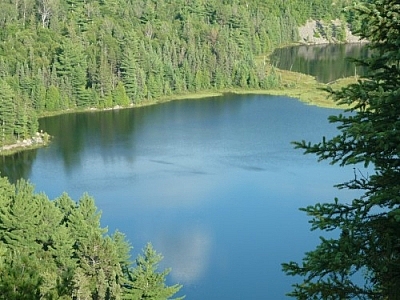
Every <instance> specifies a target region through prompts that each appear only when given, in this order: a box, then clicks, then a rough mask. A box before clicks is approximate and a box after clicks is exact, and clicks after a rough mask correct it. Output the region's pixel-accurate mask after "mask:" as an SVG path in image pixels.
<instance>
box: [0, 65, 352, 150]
mask: <svg viewBox="0 0 400 300" xmlns="http://www.w3.org/2000/svg"><path fill="white" fill-rule="evenodd" d="M275 72H277V74H279V76H280V78H281V86H280V87H277V88H273V89H268V90H263V89H237V88H236V89H235V88H231V89H223V90H219V91H213V90H208V91H202V92H198V93H187V94H177V95H170V96H166V97H160V98H156V99H151V100H149V101H143V102H141V103H138V104H131V105H129V106H126V107H122V106H114V107H111V108H103V109H102V108H94V107H91V108H84V109H79V108H77V109H68V110H63V111H56V112H46V113H45V114H43V115H41V116H39V118H46V117H51V116H57V115H63V114H68V113H86V112H101V111H107V110H118V109H130V108H140V107H145V106H150V105H157V104H162V103H167V102H170V101H179V100H185V99H199V100H201V99H204V98H211V97H220V96H223V95H225V94H240V95H246V94H248V95H255V94H258V95H271V96H286V97H291V98H295V99H296V100H298V101H301V102H303V103H305V104H308V105H315V106H318V107H323V108H336V109H343V108H344V107H340V106H338V105H336V103H335V102H334V101H333V100H332V99H329V98H328V93H327V92H325V91H323V88H326V87H328V86H331V87H332V88H334V89H339V88H341V87H343V86H346V85H348V84H350V83H353V82H356V81H357V78H355V77H348V78H343V79H338V80H336V81H335V82H333V83H329V84H326V83H321V82H318V81H317V80H316V79H315V77H313V76H311V75H307V74H303V73H298V72H292V71H287V70H281V69H278V68H275ZM50 138H51V137H50V136H49V135H48V134H47V133H43V132H40V133H39V132H37V133H36V135H35V136H33V137H31V138H30V139H25V140H22V141H20V140H19V141H17V142H16V143H13V144H7V145H4V146H2V147H0V156H9V155H13V154H15V153H18V152H21V151H25V150H32V149H37V148H41V147H46V146H47V145H48V144H49V141H50Z"/></svg>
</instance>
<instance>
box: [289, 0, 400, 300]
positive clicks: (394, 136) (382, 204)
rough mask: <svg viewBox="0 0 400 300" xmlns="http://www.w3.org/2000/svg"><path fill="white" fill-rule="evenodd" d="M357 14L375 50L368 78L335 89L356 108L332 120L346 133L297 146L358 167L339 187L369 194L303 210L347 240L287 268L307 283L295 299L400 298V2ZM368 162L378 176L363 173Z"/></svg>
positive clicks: (367, 62) (324, 242) (380, 1)
mask: <svg viewBox="0 0 400 300" xmlns="http://www.w3.org/2000/svg"><path fill="white" fill-rule="evenodd" d="M357 11H358V13H359V14H360V16H361V20H362V23H363V26H362V31H361V35H362V37H364V38H366V39H367V40H369V41H370V44H369V47H370V48H371V49H372V50H373V51H372V56H371V57H370V58H366V59H362V60H358V62H359V63H360V64H361V65H364V66H366V67H367V68H368V73H367V75H365V77H364V78H361V79H360V80H359V81H358V82H357V83H355V84H350V85H349V86H347V87H345V88H343V89H341V90H338V91H333V90H331V91H330V92H331V94H332V96H333V98H334V99H335V100H336V101H337V103H339V104H348V105H350V108H349V109H348V110H347V111H346V112H345V113H343V114H340V115H338V116H331V117H330V118H329V120H330V122H332V123H336V124H338V125H337V128H338V129H339V130H340V133H339V134H338V135H337V136H335V137H333V138H332V139H329V140H328V139H326V138H324V139H323V140H322V142H320V143H318V144H314V145H312V144H310V143H307V142H305V141H303V142H298V143H296V146H297V147H299V148H302V149H304V150H305V152H306V153H314V154H316V155H317V156H318V157H319V159H320V160H329V161H331V163H332V164H339V165H340V166H345V165H355V171H354V178H353V179H351V180H349V181H348V182H345V183H343V184H340V185H338V187H339V188H346V189H350V190H360V191H361V192H362V196H361V197H359V198H356V199H354V200H353V201H352V202H351V203H349V204H347V203H344V202H342V201H339V200H338V199H335V201H334V202H333V203H322V204H316V205H314V206H309V207H306V208H304V209H302V210H304V211H305V212H306V213H307V214H308V215H310V216H311V218H312V219H311V221H310V222H311V224H312V229H313V230H315V229H320V230H326V231H331V230H335V231H336V232H338V233H340V235H339V236H338V237H337V238H329V239H327V238H321V243H320V245H318V246H317V248H316V249H315V250H313V251H310V252H308V253H306V255H305V257H304V259H303V262H302V263H301V264H299V263H296V262H290V263H287V264H284V265H283V269H284V271H285V272H286V273H287V274H289V275H300V276H302V277H304V279H303V282H300V283H298V284H295V285H294V290H293V291H292V292H291V293H290V295H291V296H293V297H296V298H298V299H354V298H358V299H399V297H400V247H399V245H400V231H399V228H400V206H399V203H400V198H399V191H400V159H399V154H400V149H399V147H400V122H399V116H400V102H399V95H400V56H399V50H398V45H399V44H400V35H399V34H398V33H399V32H400V6H399V4H398V1H394V0H377V1H368V2H366V3H364V5H362V6H361V5H360V6H358V7H357ZM360 164H364V165H365V166H369V167H370V168H371V169H373V171H374V173H373V174H372V175H368V174H366V171H362V170H359V169H358V168H359V166H360ZM368 172H370V171H368ZM357 277H358V280H356V278H357ZM359 278H363V279H364V282H361V283H360V280H359Z"/></svg>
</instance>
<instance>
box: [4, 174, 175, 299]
mask: <svg viewBox="0 0 400 300" xmlns="http://www.w3.org/2000/svg"><path fill="white" fill-rule="evenodd" d="M0 189H1V191H2V192H1V195H0V208H1V209H0V299H7V300H13V299H18V300H21V299H99V300H100V299H154V300H155V299H170V297H171V296H173V295H174V294H175V293H176V292H178V291H179V289H180V288H181V286H180V285H173V286H167V285H166V284H165V277H166V275H167V274H168V272H169V270H165V271H163V272H158V271H157V265H158V263H159V262H160V260H161V259H162V256H161V255H160V254H158V253H157V252H155V251H154V249H153V248H152V246H151V244H148V245H147V246H146V247H145V249H144V250H143V254H142V255H139V256H138V258H137V259H136V260H135V262H132V261H131V259H130V250H131V246H130V244H129V243H128V242H127V240H126V238H125V236H124V235H123V234H122V233H120V232H115V233H114V234H113V235H107V230H106V229H105V228H101V227H100V215H101V214H100V212H99V211H98V210H97V208H96V206H95V204H94V200H93V199H92V198H91V197H89V196H88V195H83V196H82V198H81V199H80V200H79V201H78V202H74V201H73V200H72V199H71V198H70V197H69V196H68V195H67V194H63V195H61V196H60V197H59V198H57V199H55V200H54V201H50V200H49V199H48V198H47V196H46V195H44V194H37V193H35V192H34V188H33V186H32V185H31V184H30V183H28V182H26V181H23V180H22V181H19V182H18V183H17V184H16V185H12V184H10V183H9V182H8V180H7V179H6V178H0Z"/></svg>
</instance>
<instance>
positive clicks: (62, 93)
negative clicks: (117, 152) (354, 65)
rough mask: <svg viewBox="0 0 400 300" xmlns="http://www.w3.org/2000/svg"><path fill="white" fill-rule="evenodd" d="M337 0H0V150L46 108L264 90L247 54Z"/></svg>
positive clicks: (335, 6) (256, 64)
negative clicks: (243, 90) (229, 90)
mask: <svg viewBox="0 0 400 300" xmlns="http://www.w3.org/2000/svg"><path fill="white" fill-rule="evenodd" d="M346 2H347V1H346V0H341V1H334V3H333V1H326V0H313V1H308V0H290V1H273V0H262V1H261V0H247V1H240V0H224V1H221V0H207V1H205V0H175V1H171V0H157V1H155V0H139V1H137V0H107V1H104V0H68V1H61V0H0V6H1V10H0V99H1V106H0V126H1V139H0V146H1V144H6V143H10V142H13V141H14V140H15V139H19V138H26V137H28V136H30V135H32V133H34V132H35V131H37V129H38V128H37V117H38V115H41V114H43V113H44V112H46V111H60V110H66V109H75V108H86V107H97V108H104V107H113V106H116V105H120V106H127V105H130V104H138V103H141V102H143V101H148V100H149V99H154V98H158V97H162V96H168V95H173V94H180V93H187V92H199V91H203V90H221V89H226V88H232V87H239V88H252V89H258V88H262V89H268V88H269V87H274V86H276V85H278V84H279V78H278V76H276V75H275V74H274V72H273V70H272V71H271V70H270V69H268V68H267V65H266V64H265V61H264V60H263V59H257V56H258V55H260V54H262V53H266V52H268V51H270V50H271V49H272V48H273V47H275V46H277V45H282V44H285V43H288V42H292V41H294V40H297V34H298V32H297V28H298V26H299V24H303V23H304V22H305V21H306V20H307V19H308V18H314V19H323V18H325V19H326V18H328V19H332V18H336V17H338V16H339V15H340V13H341V12H342V11H343V8H344V6H345V5H346Z"/></svg>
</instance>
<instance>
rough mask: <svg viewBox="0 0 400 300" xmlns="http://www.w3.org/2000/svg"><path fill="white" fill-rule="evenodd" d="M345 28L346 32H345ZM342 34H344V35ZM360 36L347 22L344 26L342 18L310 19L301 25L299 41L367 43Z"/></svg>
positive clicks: (314, 42) (312, 43)
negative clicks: (329, 19)
mask: <svg viewBox="0 0 400 300" xmlns="http://www.w3.org/2000/svg"><path fill="white" fill-rule="evenodd" d="M343 30H344V32H343ZM340 34H342V35H344V39H343V37H341V36H340ZM366 42H367V41H366V40H362V39H361V38H360V37H359V36H356V35H354V34H353V33H352V32H351V30H350V29H349V26H348V25H347V24H345V25H344V29H343V28H342V22H341V21H340V20H332V21H330V22H324V21H317V20H309V21H307V23H306V24H305V25H303V26H300V27H299V43H301V44H307V45H318V44H332V43H366Z"/></svg>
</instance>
